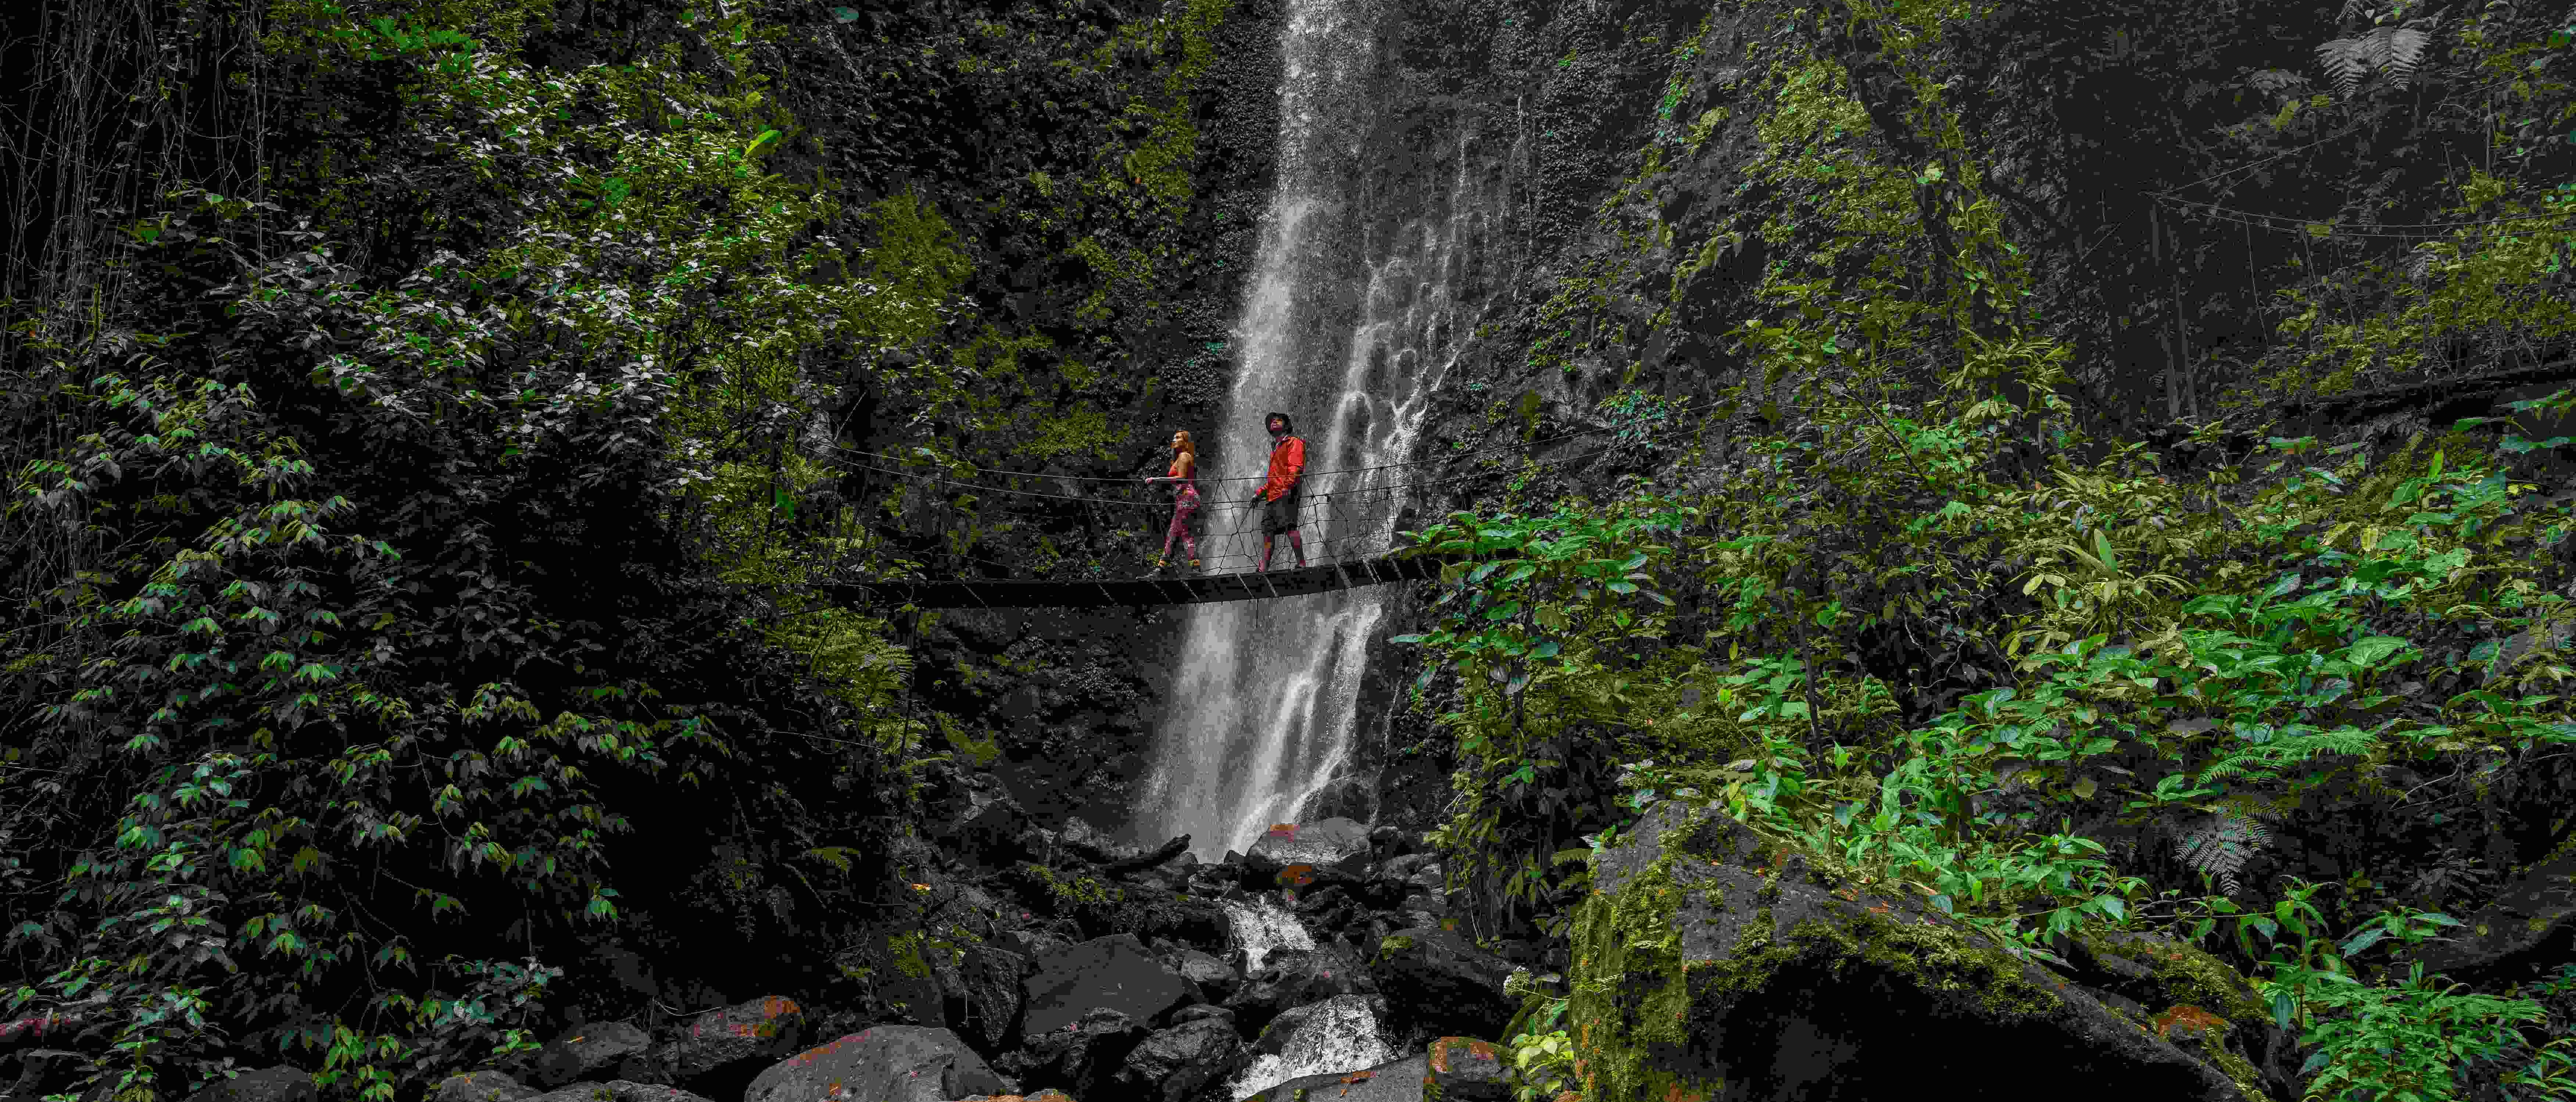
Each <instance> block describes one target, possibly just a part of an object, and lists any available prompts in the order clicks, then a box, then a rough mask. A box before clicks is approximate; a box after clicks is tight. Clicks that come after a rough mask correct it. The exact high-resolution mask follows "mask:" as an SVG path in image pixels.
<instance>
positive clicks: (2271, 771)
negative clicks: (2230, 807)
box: [2200, 724, 2379, 785]
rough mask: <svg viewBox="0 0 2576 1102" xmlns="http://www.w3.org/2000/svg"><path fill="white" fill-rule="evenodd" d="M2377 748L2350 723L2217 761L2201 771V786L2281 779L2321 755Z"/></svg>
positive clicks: (2375, 740)
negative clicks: (2287, 771) (2283, 771)
mask: <svg viewBox="0 0 2576 1102" xmlns="http://www.w3.org/2000/svg"><path fill="white" fill-rule="evenodd" d="M2378 745H2379V736H2377V735H2374V734H2371V733H2370V732H2368V731H2364V730H2362V729H2361V728H2359V727H2355V726H2352V725H2350V724H2346V725H2344V726H2342V727H2337V728H2335V729H2334V730H2331V731H2318V732H2315V733H2313V734H2303V735H2290V736H2287V737H2283V738H2277V739H2274V740H2273V741H2271V742H2266V743H2258V744H2254V745H2249V746H2246V747H2244V748H2243V749H2240V750H2238V751H2236V752H2235V753H2232V754H2229V755H2227V756H2226V757H2223V758H2220V759H2218V764H2216V765H2212V766H2210V767H2209V768H2208V769H2206V770H2204V771H2202V773H2201V774H2200V783H2201V784H2204V785H2207V784H2211V783H2214V782H2217V781H2221V780H2225V779H2227V778H2229V777H2248V778H2252V779H2255V780H2262V779H2265V778H2272V777H2278V776H2280V774H2279V773H2278V772H2277V770H2279V769H2280V768H2282V767H2283V766H2290V765H2297V764H2298V763H2300V762H2303V761H2306V760H2308V759H2309V758H2313V757H2315V756H2317V755H2319V754H2349V755H2352V756H2354V757H2359V756H2362V755H2365V754H2368V753H2370V752H2371V750H2373V749H2375V748H2376V747H2377V746H2378Z"/></svg>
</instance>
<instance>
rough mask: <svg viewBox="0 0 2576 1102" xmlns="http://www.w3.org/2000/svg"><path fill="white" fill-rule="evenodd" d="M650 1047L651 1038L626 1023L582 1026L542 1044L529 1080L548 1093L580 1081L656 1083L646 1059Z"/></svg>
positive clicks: (656, 1077)
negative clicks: (535, 1082)
mask: <svg viewBox="0 0 2576 1102" xmlns="http://www.w3.org/2000/svg"><path fill="white" fill-rule="evenodd" d="M652 1047H653V1038H651V1037H650V1036H647V1035H646V1034H645V1032H644V1031H643V1030H642V1029H639V1028H637V1027H635V1026H633V1025H630V1024H628V1023H626V1022H585V1023H583V1024H582V1025H579V1026H576V1027H574V1028H572V1029H567V1030H565V1031H564V1032H563V1033H562V1035H560V1036H558V1037H556V1038H555V1039H554V1040H552V1041H548V1042H546V1047H545V1048H543V1049H541V1050H539V1051H538V1053H537V1058H536V1060H535V1062H534V1064H533V1065H532V1067H531V1068H530V1072H531V1077H532V1078H534V1079H535V1080H536V1081H537V1085H539V1086H542V1087H546V1088H548V1089H552V1088H554V1087H558V1086H561V1085H563V1084H565V1083H570V1082H574V1081H576V1080H582V1079H624V1080H629V1081H640V1080H645V1079H658V1078H661V1076H660V1075H659V1074H658V1073H657V1071H656V1069H655V1068H654V1066H653V1061H652V1059H651V1058H650V1057H649V1056H648V1055H647V1054H648V1052H649V1050H650V1049H651V1048H652Z"/></svg>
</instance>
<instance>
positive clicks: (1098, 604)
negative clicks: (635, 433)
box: [826, 555, 1456, 608]
mask: <svg viewBox="0 0 2576 1102" xmlns="http://www.w3.org/2000/svg"><path fill="white" fill-rule="evenodd" d="M1454 561H1456V559H1455V557H1453V556H1443V555H1419V556H1412V557H1406V558H1397V557H1394V556H1383V557H1379V558H1373V559H1361V560H1359V561H1357V562H1354V563H1348V564H1344V563H1332V564H1327V565H1323V566H1309V567H1304V568H1291V569H1287V570H1273V571H1271V572H1269V573H1267V574H1260V573H1250V572H1243V573H1233V574H1203V575H1192V576H1186V577H1175V578H1121V579H1117V580H1107V581H1080V582H1067V581H1020V580H1013V579H1004V578H993V579H984V578H973V579H948V580H940V581H920V582H843V583H839V584H835V585H831V586H827V587H826V588H827V589H828V590H829V591H830V592H831V593H832V596H833V599H834V600H836V601H839V602H841V603H844V604H853V605H901V604H914V605H919V606H921V607H923V608H1103V607H1117V606H1129V605H1135V606H1142V605H1170V604H1206V603H1208V602H1211V601H1251V600H1266V599H1269V598H1272V597H1296V596H1303V595H1305V594H1309V593H1324V592H1329V591H1333V590H1340V589H1355V588H1358V587H1361V586H1370V585H1384V584H1387V583H1389V582H1398V581H1413V580H1418V579H1423V578H1437V577H1439V576H1440V568H1441V567H1442V566H1445V565H1447V564H1449V563H1451V562H1454ZM1354 575H1356V577H1355V576H1354ZM1256 583H1257V584H1256Z"/></svg>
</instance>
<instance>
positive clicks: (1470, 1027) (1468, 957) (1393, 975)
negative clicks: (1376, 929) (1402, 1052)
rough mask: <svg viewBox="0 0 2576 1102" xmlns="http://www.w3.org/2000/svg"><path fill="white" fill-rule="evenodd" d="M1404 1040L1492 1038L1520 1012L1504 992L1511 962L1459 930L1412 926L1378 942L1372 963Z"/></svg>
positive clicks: (1510, 997) (1374, 974) (1509, 974)
mask: <svg viewBox="0 0 2576 1102" xmlns="http://www.w3.org/2000/svg"><path fill="white" fill-rule="evenodd" d="M1369 972H1370V975H1371V976H1372V977H1374V978H1375V979H1376V980H1377V984H1378V987H1379V989H1380V990H1383V991H1385V992H1386V996H1387V1001H1388V1002H1389V1003H1390V1004H1392V1005H1393V1006H1394V1007H1395V1008H1396V1015H1397V1019H1398V1020H1397V1021H1395V1022H1394V1023H1391V1024H1393V1025H1394V1026H1395V1027H1396V1029H1397V1032H1398V1033H1399V1034H1401V1035H1405V1036H1419V1035H1421V1034H1424V1033H1428V1034H1430V1035H1432V1036H1460V1037H1490V1036H1493V1035H1495V1034H1497V1033H1500V1032H1501V1031H1502V1028H1503V1026H1504V1024H1505V1023H1508V1022H1510V1021H1511V1018H1512V1013H1513V1012H1514V1011H1516V1010H1518V1009H1520V1000H1519V999H1518V998H1516V997H1514V996H1512V995H1511V994H1509V993H1507V992H1506V991H1505V990H1504V983H1505V981H1507V980H1509V979H1510V978H1511V975H1512V965H1511V962H1509V961H1507V960H1504V959H1503V958H1502V957H1499V956H1496V955H1494V954H1492V953H1488V952H1486V951H1484V950H1482V949H1479V948H1477V947H1476V943H1475V942H1473V941H1470V940H1468V938H1467V936H1466V935H1464V934H1461V933H1458V932H1456V931H1454V930H1442V929H1436V928H1427V927H1418V926H1417V927H1412V928H1408V929H1403V930H1398V931H1396V932H1395V934H1394V935H1393V936H1391V937H1389V938H1387V939H1386V940H1385V941H1382V942H1379V943H1378V955H1377V956H1376V957H1375V958H1374V959H1372V960H1371V961H1370V962H1369Z"/></svg>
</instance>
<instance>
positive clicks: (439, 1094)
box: [429, 1068, 545, 1102]
mask: <svg viewBox="0 0 2576 1102" xmlns="http://www.w3.org/2000/svg"><path fill="white" fill-rule="evenodd" d="M543 1093H545V1092H543V1091H540V1090H538V1089H536V1088H535V1087H531V1086H528V1085H527V1084H525V1083H521V1082H519V1081H518V1080H516V1079H512V1078H510V1077H509V1076H507V1075H504V1074H502V1073H500V1072H497V1071H493V1070H490V1069H488V1068H487V1069H484V1070H482V1071H469V1072H464V1073H462V1074H458V1075H451V1076H448V1077H447V1078H445V1079H442V1080H439V1082H438V1086H436V1087H435V1088H432V1089H431V1090H430V1092H429V1100H430V1102H527V1100H528V1099H531V1098H535V1097H536V1096H538V1095H540V1094H543Z"/></svg>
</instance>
